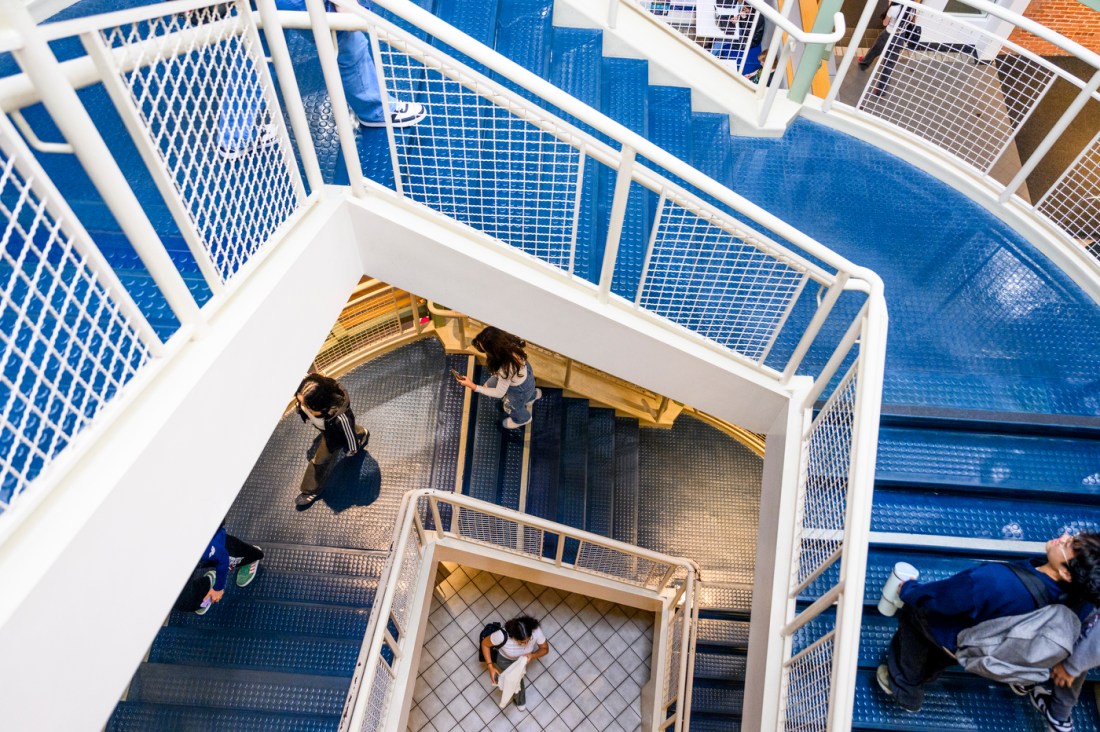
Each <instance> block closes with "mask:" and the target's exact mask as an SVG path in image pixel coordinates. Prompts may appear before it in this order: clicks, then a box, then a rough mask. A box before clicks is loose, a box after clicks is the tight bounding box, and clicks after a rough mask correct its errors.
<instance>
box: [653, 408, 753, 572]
mask: <svg viewBox="0 0 1100 732" xmlns="http://www.w3.org/2000/svg"><path fill="white" fill-rule="evenodd" d="M638 451H639V458H638V459H639V462H638V481H639V485H638V498H639V505H638V544H639V545H640V546H643V547H645V548H647V549H653V550H654V551H659V552H665V553H667V554H671V555H673V556H680V557H690V558H691V559H693V560H695V561H696V562H698V563H699V565H700V567H701V569H702V573H703V579H704V580H706V581H707V582H724V583H739V584H748V583H751V582H752V581H753V578H754V576H755V573H756V526H757V517H758V516H759V515H760V485H761V482H762V478H763V467H764V463H763V461H762V460H761V459H760V458H759V457H758V456H756V455H755V454H753V453H752V452H751V451H750V450H749V449H748V448H747V447H745V446H744V445H741V444H740V443H738V442H735V441H734V440H732V439H730V438H729V437H728V436H727V435H725V434H723V433H722V432H719V431H718V430H717V429H715V428H713V427H711V426H710V425H708V424H705V423H703V422H701V421H700V420H698V419H695V418H694V417H688V416H681V417H680V418H679V419H677V420H676V423H675V424H674V425H673V426H672V428H671V429H642V430H640V431H639V438H638ZM684 476H690V479H687V480H685V477H684Z"/></svg>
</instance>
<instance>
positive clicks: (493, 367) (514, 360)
mask: <svg viewBox="0 0 1100 732" xmlns="http://www.w3.org/2000/svg"><path fill="white" fill-rule="evenodd" d="M473 344H474V348H476V349H477V350H479V351H481V352H482V353H484V354H485V360H486V362H487V363H488V365H489V372H490V373H492V374H497V375H499V376H502V377H503V378H505V379H510V378H512V377H513V376H515V375H516V374H517V373H518V372H519V370H520V369H522V368H523V365H524V364H525V363H527V352H526V351H524V350H523V347H524V346H526V345H527V341H525V340H523V339H522V338H516V337H515V336H514V335H512V334H511V333H505V332H504V331H503V330H501V329H500V328H494V327H493V326H491V325H490V326H489V327H487V328H486V329H485V330H483V331H481V332H480V333H478V334H477V335H476V336H474V340H473Z"/></svg>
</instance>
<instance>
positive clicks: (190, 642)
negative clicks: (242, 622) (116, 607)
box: [149, 627, 362, 678]
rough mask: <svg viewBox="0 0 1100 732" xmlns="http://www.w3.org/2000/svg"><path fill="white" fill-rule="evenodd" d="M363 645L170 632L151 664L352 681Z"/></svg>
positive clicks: (198, 631) (187, 630) (245, 633)
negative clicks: (264, 672)
mask: <svg viewBox="0 0 1100 732" xmlns="http://www.w3.org/2000/svg"><path fill="white" fill-rule="evenodd" d="M361 645H362V640H361V639H360V640H350V639H349V640H340V639H336V638H316V637H311V636H306V635H290V634H280V635H278V636H274V635H272V634H270V633H256V632H249V631H227V630H225V629H223V628H217V629H210V630H207V629H199V628H173V627H168V628H163V629H162V630H161V631H160V632H159V633H158V634H157V638H156V640H155V641H154V642H153V647H152V649H151V651H150V654H149V662H150V663H173V664H181V665H186V666H213V667H217V668H242V669H255V670H259V671H281V672H285V673H299V674H317V675H321V676H344V677H349V678H350V677H351V675H352V672H353V671H355V662H356V660H357V659H358V657H359V648H360V646H361Z"/></svg>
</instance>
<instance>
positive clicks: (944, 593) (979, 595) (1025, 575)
mask: <svg viewBox="0 0 1100 732" xmlns="http://www.w3.org/2000/svg"><path fill="white" fill-rule="evenodd" d="M917 576H918V573H917V571H916V568H915V567H913V566H912V565H909V564H906V563H905V562H899V563H898V564H897V565H896V566H895V567H894V571H893V572H892V573H891V575H890V578H889V579H888V580H887V582H886V585H885V587H883V592H882V599H881V600H880V601H879V610H880V612H883V614H884V615H893V614H894V613H893V611H895V610H896V611H898V630H897V632H896V633H895V634H894V637H893V639H892V640H891V641H890V649H889V652H888V653H887V657H886V663H885V664H883V665H881V666H879V667H878V670H877V672H876V674H875V680H876V681H877V682H878V685H879V687H880V688H881V689H882V690H883V691H884V692H885V693H886V694H887V695H889V696H891V697H893V698H894V699H895V700H896V701H897V702H898V704H900V705H901V707H902V708H903V709H906V710H907V711H910V712H916V711H919V710H920V708H921V704H922V703H923V702H924V686H925V684H927V683H929V682H930V681H934V680H935V679H936V678H938V677H939V675H940V674H941V673H942V672H943V670H944V669H945V668H947V667H948V666H951V665H952V664H954V663H955V656H954V655H953V654H954V653H955V650H956V648H957V643H956V637H957V636H958V634H959V631H961V630H965V629H966V628H971V627H973V626H975V625H977V624H978V623H981V622H984V621H986V620H991V619H993V618H1003V617H1008V616H1010V615H1023V614H1025V613H1029V612H1031V611H1033V610H1035V609H1037V608H1039V607H1043V606H1045V605H1050V604H1053V603H1063V604H1066V605H1068V606H1070V607H1071V608H1073V609H1074V610H1076V611H1077V612H1078V614H1079V615H1087V613H1088V612H1089V610H1090V609H1091V607H1090V603H1097V602H1098V601H1100V534H1097V533H1093V532H1083V533H1081V534H1078V535H1077V536H1070V535H1068V534H1067V535H1064V536H1061V537H1059V538H1057V539H1051V540H1050V541H1048V542H1047V544H1046V556H1045V557H1042V558H1035V559H1029V560H1021V561H1017V562H1008V563H1001V562H985V563H982V564H979V565H977V566H975V567H971V568H970V569H967V570H964V571H962V572H959V573H958V574H956V575H953V576H951V577H948V578H946V579H942V580H939V581H936V582H920V581H918V580H917V579H916V578H917ZM899 608H900V609H899Z"/></svg>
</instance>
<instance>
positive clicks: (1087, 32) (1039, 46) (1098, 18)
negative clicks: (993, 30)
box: [1009, 0, 1100, 56]
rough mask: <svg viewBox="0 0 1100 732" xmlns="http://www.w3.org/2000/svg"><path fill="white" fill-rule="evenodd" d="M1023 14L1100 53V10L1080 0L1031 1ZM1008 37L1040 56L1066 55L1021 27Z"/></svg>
mask: <svg viewBox="0 0 1100 732" xmlns="http://www.w3.org/2000/svg"><path fill="white" fill-rule="evenodd" d="M1024 16H1025V17H1027V18H1030V19H1031V20H1034V21H1035V22H1036V23H1041V24H1042V25H1045V26H1046V27H1047V28H1050V29H1051V30H1054V31H1057V32H1058V33H1061V34H1062V35H1063V36H1065V37H1066V38H1069V39H1071V40H1074V41H1077V42H1078V43H1080V44H1081V45H1082V46H1084V47H1085V48H1088V49H1090V50H1092V51H1096V52H1098V53H1100V12H1097V11H1095V10H1093V9H1091V8H1089V7H1088V6H1086V5H1084V4H1082V3H1081V2H1079V1H1078V0H1031V4H1030V5H1029V6H1028V7H1027V10H1025V11H1024ZM1009 39H1010V40H1012V41H1014V42H1016V43H1018V44H1020V45H1021V46H1023V47H1024V48H1026V49H1028V50H1030V51H1033V52H1035V53H1037V54H1039V55H1040V56H1065V55H1067V54H1066V52H1065V51H1063V50H1062V49H1060V48H1058V47H1057V46H1055V45H1053V44H1051V43H1047V42H1046V41H1043V40H1040V39H1038V38H1036V37H1035V36H1033V35H1031V34H1030V33H1024V32H1022V31H1020V30H1015V31H1013V32H1012V35H1011V36H1009Z"/></svg>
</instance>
